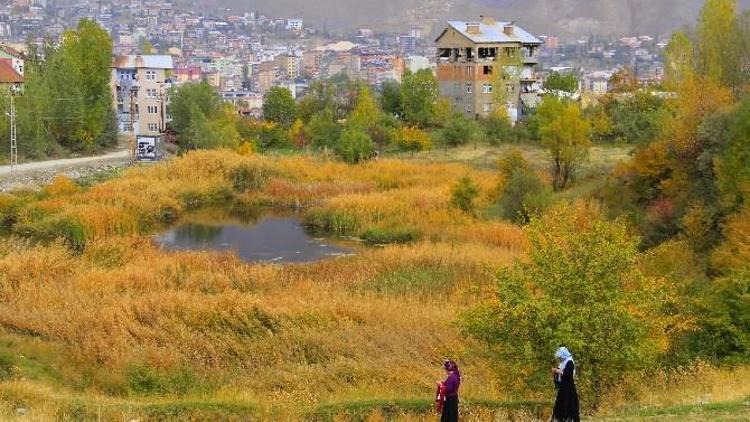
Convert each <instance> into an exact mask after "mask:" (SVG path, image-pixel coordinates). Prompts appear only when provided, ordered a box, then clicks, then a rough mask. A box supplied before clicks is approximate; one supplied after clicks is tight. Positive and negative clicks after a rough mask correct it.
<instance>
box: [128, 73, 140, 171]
mask: <svg viewBox="0 0 750 422" xmlns="http://www.w3.org/2000/svg"><path fill="white" fill-rule="evenodd" d="M129 91H130V92H129V93H128V94H129V95H130V104H129V105H130V130H131V131H132V132H133V136H132V137H131V138H130V145H129V147H128V152H129V155H130V162H131V163H133V162H135V160H136V158H137V157H136V133H135V113H136V110H137V107H138V105H137V103H136V100H137V98H138V88H137V87H136V86H135V85H133V86H131V87H130V90H129Z"/></svg>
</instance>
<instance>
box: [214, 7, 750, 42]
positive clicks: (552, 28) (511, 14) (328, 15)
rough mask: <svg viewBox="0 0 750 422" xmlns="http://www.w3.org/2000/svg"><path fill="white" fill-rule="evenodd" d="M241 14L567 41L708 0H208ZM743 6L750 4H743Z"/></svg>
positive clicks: (658, 22) (673, 19)
mask: <svg viewBox="0 0 750 422" xmlns="http://www.w3.org/2000/svg"><path fill="white" fill-rule="evenodd" d="M202 1H203V2H204V4H205V5H206V6H209V7H231V8H233V9H236V10H237V12H238V13H239V12H243V11H250V10H255V9H258V10H259V11H260V12H261V13H264V14H270V15H275V16H284V17H301V18H303V19H305V20H306V21H308V22H309V23H311V24H313V25H315V26H317V27H320V28H322V27H323V26H326V27H327V28H328V29H329V30H335V31H346V30H351V29H356V28H358V27H361V26H369V27H372V28H374V29H378V30H396V29H408V28H410V27H412V26H418V27H422V28H424V29H425V30H426V31H427V32H433V33H434V32H436V31H437V30H438V28H437V27H438V26H441V24H440V25H438V24H439V23H441V22H443V21H444V20H446V18H447V17H449V16H450V17H452V18H458V19H460V18H467V19H468V18H472V17H476V16H478V15H480V14H486V15H492V16H495V17H497V18H501V19H504V20H516V21H518V22H519V23H522V24H523V25H524V26H525V27H528V28H529V29H531V30H532V31H534V32H537V33H555V34H560V35H564V36H576V35H585V34H589V33H594V34H600V35H610V34H611V35H618V34H632V33H636V32H637V33H662V32H668V31H671V30H672V29H674V28H676V27H679V26H681V25H685V24H687V23H690V22H694V21H695V17H696V16H697V14H698V11H699V10H700V8H701V6H702V4H703V0H447V1H445V0H378V1H373V0H317V1H314V2H311V1H308V0H276V1H274V2H267V1H264V0H202ZM740 4H741V5H742V6H743V7H745V8H746V7H748V6H750V0H740Z"/></svg>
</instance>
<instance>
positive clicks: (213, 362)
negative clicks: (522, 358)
mask: <svg viewBox="0 0 750 422" xmlns="http://www.w3.org/2000/svg"><path fill="white" fill-rule="evenodd" d="M238 175H239V176H238ZM466 175H468V176H470V177H472V178H473V179H474V180H475V182H476V183H477V184H478V185H479V187H480V191H481V195H480V197H479V198H478V206H479V207H482V206H484V205H486V204H487V203H489V201H491V198H492V193H493V192H494V191H495V187H496V185H497V178H496V175H495V174H494V173H493V172H491V171H482V170H476V169H473V168H470V167H468V166H466V165H464V164H460V163H443V164H435V163H429V162H420V161H416V162H410V161H403V160H381V161H379V162H373V163H367V164H364V165H359V166H349V165H346V164H342V163H339V162H334V161H328V160H323V159H318V158H314V157H283V158H269V157H262V156H241V155H238V154H234V153H230V152H222V151H218V152H217V151H214V152H200V153H191V154H188V155H186V156H185V157H182V158H179V159H176V160H174V161H171V162H168V163H165V164H160V165H156V166H153V167H145V168H134V169H131V170H129V171H127V172H125V174H124V175H122V176H121V177H119V178H117V179H113V180H110V181H107V182H104V183H101V184H98V185H95V186H93V187H91V188H88V189H83V188H80V187H78V186H77V185H76V184H74V183H72V182H71V181H69V180H66V179H57V180H55V182H53V184H52V185H50V186H49V187H47V188H45V189H44V190H43V191H42V192H41V193H39V194H31V193H18V194H15V195H0V223H2V224H10V226H11V227H10V231H11V232H15V233H16V235H14V236H12V237H5V238H1V239H0V380H2V381H0V418H3V419H12V418H19V416H18V415H17V408H18V407H22V408H23V409H24V411H25V412H27V415H26V416H24V418H25V419H26V420H55V419H57V420H60V419H62V420H66V419H68V420H76V419H77V418H78V419H82V418H89V419H96V418H97V417H100V418H102V420H123V419H129V418H142V419H143V420H150V419H156V420H161V419H176V420H208V419H222V420H244V419H245V418H246V416H247V414H248V413H250V414H253V415H255V417H256V418H258V419H261V420H303V419H306V418H307V417H308V416H309V415H310V414H311V413H310V412H314V411H316V409H319V407H320V406H321V405H322V404H342V403H343V405H342V406H344V407H346V404H347V403H353V404H354V405H353V406H354V407H356V405H357V404H358V403H359V404H361V403H362V402H364V401H375V402H377V401H378V400H381V401H388V400H394V399H399V400H410V399H423V400H428V401H429V399H430V397H431V395H432V393H433V389H434V382H435V380H436V379H438V378H439V377H441V376H442V375H443V374H442V371H441V370H440V363H441V361H442V360H443V359H444V358H445V357H447V356H451V357H453V358H455V359H457V360H458V361H459V362H460V364H461V366H462V369H463V373H464V384H463V386H462V395H463V397H465V398H469V399H472V398H473V399H495V400H503V399H507V397H506V396H505V395H504V394H505V392H504V391H503V389H502V386H503V385H504V383H507V380H504V379H503V376H502V374H499V373H497V372H496V371H495V370H494V369H493V368H494V366H493V362H492V359H491V357H487V356H482V355H478V354H477V353H476V352H475V349H476V348H475V347H474V346H475V344H474V343H472V342H471V341H470V340H467V339H465V338H464V337H463V336H462V335H461V333H460V331H459V329H458V328H457V326H456V325H455V324H454V321H455V320H456V318H457V317H458V316H459V314H460V313H461V312H463V311H464V310H466V309H469V308H470V307H472V306H474V305H475V304H476V303H477V302H478V301H479V300H481V299H483V298H484V297H485V295H487V294H488V292H489V291H490V290H491V289H492V288H493V286H494V283H495V272H496V271H497V270H498V269H500V268H501V267H503V266H506V265H508V264H510V263H511V262H512V261H513V259H514V258H515V257H517V256H519V254H521V253H523V251H524V250H525V248H526V247H527V245H526V240H525V238H524V236H523V233H522V232H521V230H520V229H518V228H517V227H515V226H513V225H510V224H507V223H503V222H499V221H486V220H483V219H481V218H478V217H476V216H472V215H469V214H465V213H462V212H460V211H458V210H457V209H455V208H454V207H453V206H451V204H450V195H451V194H450V192H451V189H452V187H453V185H454V184H455V183H456V181H457V180H458V179H459V178H461V177H463V176H466ZM258 204H261V205H273V206H282V207H305V208H306V215H307V216H308V218H310V220H311V222H315V221H318V222H322V223H321V224H320V225H321V226H325V225H326V224H329V225H330V227H328V228H329V229H336V230H339V231H340V232H341V233H344V234H353V235H361V234H363V233H366V232H368V231H371V230H380V231H385V232H388V231H395V232H398V231H410V232H414V233H418V234H419V236H418V238H417V239H416V240H415V239H412V240H414V241H413V242H411V243H408V244H403V245H389V246H385V247H382V248H367V249H363V250H362V251H360V253H358V254H357V255H355V256H349V257H342V258H337V259H332V260H327V261H322V262H317V263H310V264H304V265H290V266H279V265H260V264H257V265H252V264H247V263H244V262H242V261H240V260H239V259H238V258H236V257H234V256H231V255H225V254H218V253H197V252H193V253H166V252H164V251H162V250H160V249H159V248H157V247H156V246H155V245H154V244H153V242H152V240H151V238H150V237H149V236H148V234H149V233H151V232H152V231H153V230H154V229H156V228H158V227H159V226H161V225H165V224H168V223H169V222H170V221H172V220H173V219H175V218H177V217H179V216H180V215H182V214H185V213H188V212H191V211H193V210H195V209H197V208H200V207H201V206H204V205H221V206H227V207H228V206H230V205H231V206H239V207H245V208H248V209H249V208H251V207H253V206H255V205H258ZM63 223H64V224H63ZM50 233H52V234H54V233H59V234H60V235H62V237H63V239H62V240H59V241H54V240H50V236H49V234H50ZM53 237H55V236H53ZM27 238H30V239H33V240H36V239H38V240H43V241H42V242H40V243H35V242H33V241H31V240H27ZM71 246H75V247H71ZM695 371H697V372H694V373H699V374H700V379H701V380H702V381H701V382H700V383H696V382H692V381H694V378H691V377H690V374H692V373H689V374H686V376H685V377H683V378H680V377H677V376H670V377H666V376H665V378H664V379H663V380H658V382H656V381H654V382H653V383H652V382H650V383H649V384H648V385H647V387H646V386H644V384H643V382H642V381H640V380H633V381H632V382H630V383H627V384H626V385H623V390H622V393H621V394H620V396H617V395H616V394H615V395H613V397H612V398H611V400H610V403H613V404H612V406H613V407H612V411H616V410H619V409H621V408H623V407H625V404H627V403H629V402H628V399H629V398H633V397H637V400H638V402H639V403H643V404H648V405H651V406H665V405H672V404H683V403H691V401H694V400H696V397H704V396H706V395H707V394H709V395H710V397H711V400H714V401H721V400H734V399H736V398H738V397H741V396H742V394H748V390H750V384H748V382H747V379H748V375H750V370H747V369H741V370H737V371H734V372H730V371H720V370H714V369H709V368H704V367H700V368H696V369H695ZM626 386H629V387H628V388H629V389H626V388H625V387H626ZM365 411H366V412H369V413H367V415H366V417H367V419H366V420H373V421H375V420H383V419H389V418H390V419H389V420H392V419H396V420H405V421H410V420H426V418H427V416H426V414H425V413H424V412H422V413H420V412H416V413H414V412H408V411H404V412H401V413H398V414H397V415H396V416H395V417H394V416H393V415H391V414H386V413H383V410H382V409H380V408H378V407H377V406H375V407H373V409H372V410H365ZM503 412H505V413H503ZM339 416H340V415H339ZM464 416H466V418H467V420H488V419H491V420H516V421H526V420H533V418H534V417H535V416H534V415H532V414H531V413H528V414H526V413H524V412H523V411H521V412H518V411H505V410H497V409H494V410H493V408H491V407H482V406H476V407H472V408H470V410H469V411H467V413H466V414H465V415H464ZM342 420H344V419H342ZM428 420H429V419H428Z"/></svg>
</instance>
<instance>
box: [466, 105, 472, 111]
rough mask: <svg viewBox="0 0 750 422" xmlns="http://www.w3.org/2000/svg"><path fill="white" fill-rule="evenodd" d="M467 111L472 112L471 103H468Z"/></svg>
mask: <svg viewBox="0 0 750 422" xmlns="http://www.w3.org/2000/svg"><path fill="white" fill-rule="evenodd" d="M466 112H467V113H471V104H467V105H466Z"/></svg>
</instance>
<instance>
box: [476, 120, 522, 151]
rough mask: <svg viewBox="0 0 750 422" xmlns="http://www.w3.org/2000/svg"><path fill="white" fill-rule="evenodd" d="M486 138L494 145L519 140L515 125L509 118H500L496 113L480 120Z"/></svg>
mask: <svg viewBox="0 0 750 422" xmlns="http://www.w3.org/2000/svg"><path fill="white" fill-rule="evenodd" d="M480 123H481V125H482V129H483V130H484V136H485V138H487V140H488V141H489V142H490V144H492V145H497V144H500V143H503V142H514V141H516V140H517V136H516V133H515V132H514V130H513V125H511V124H510V120H508V118H507V117H503V116H499V115H497V114H496V113H495V114H493V115H491V116H489V117H487V118H484V119H482V120H480Z"/></svg>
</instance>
